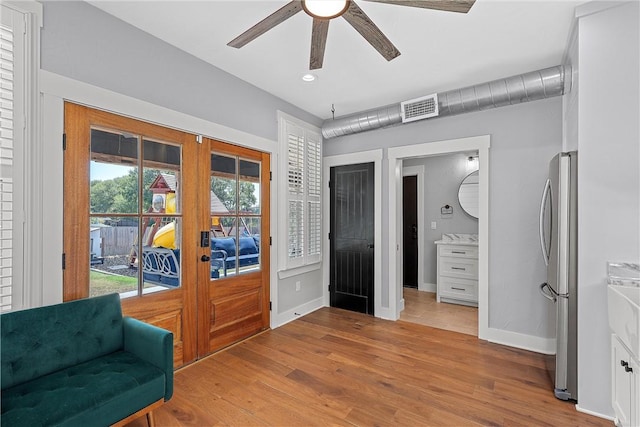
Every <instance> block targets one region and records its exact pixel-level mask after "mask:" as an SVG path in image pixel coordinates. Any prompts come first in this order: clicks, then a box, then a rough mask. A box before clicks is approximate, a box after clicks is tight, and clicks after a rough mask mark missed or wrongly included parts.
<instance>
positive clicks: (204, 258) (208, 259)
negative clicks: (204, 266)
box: [200, 255, 211, 262]
mask: <svg viewBox="0 0 640 427" xmlns="http://www.w3.org/2000/svg"><path fill="white" fill-rule="evenodd" d="M200 261H202V262H207V261H211V257H210V256H209V255H202V256H201V257H200Z"/></svg>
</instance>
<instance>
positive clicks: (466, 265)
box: [438, 256, 478, 280]
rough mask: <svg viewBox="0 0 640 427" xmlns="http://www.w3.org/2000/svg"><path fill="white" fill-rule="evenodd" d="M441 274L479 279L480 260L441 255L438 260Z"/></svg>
mask: <svg viewBox="0 0 640 427" xmlns="http://www.w3.org/2000/svg"><path fill="white" fill-rule="evenodd" d="M438 274H439V275H440V276H449V277H458V278H462V279H472V280H478V260H477V259H467V258H454V257H443V256H441V257H440V259H439V260H438Z"/></svg>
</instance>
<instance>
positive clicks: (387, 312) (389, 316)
mask: <svg viewBox="0 0 640 427" xmlns="http://www.w3.org/2000/svg"><path fill="white" fill-rule="evenodd" d="M402 308H404V299H403V300H402ZM375 316H376V317H379V318H381V319H385V320H398V318H397V317H396V314H395V313H394V312H393V310H391V309H390V308H388V307H381V308H380V311H379V312H378V313H377V314H376V315H375Z"/></svg>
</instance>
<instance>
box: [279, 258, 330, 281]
mask: <svg viewBox="0 0 640 427" xmlns="http://www.w3.org/2000/svg"><path fill="white" fill-rule="evenodd" d="M320 267H322V262H314V263H313V264H307V265H303V266H302V267H294V268H290V269H288V270H280V271H278V279H287V278H289V277H293V276H298V275H300V274H305V273H309V272H311V271H315V270H320Z"/></svg>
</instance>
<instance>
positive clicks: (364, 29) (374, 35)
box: [342, 1, 400, 61]
mask: <svg viewBox="0 0 640 427" xmlns="http://www.w3.org/2000/svg"><path fill="white" fill-rule="evenodd" d="M342 17H343V18H344V19H346V20H347V22H348V23H349V24H351V26H352V27H353V28H355V30H356V31H357V32H359V33H360V34H361V35H362V37H364V38H365V40H367V41H368V42H369V44H371V46H373V47H374V48H375V49H376V50H377V51H378V52H379V53H380V55H382V56H384V58H385V59H386V60H387V61H391V60H392V59H393V58H395V57H397V56H399V55H400V51H399V50H398V49H396V47H395V46H394V45H393V43H391V41H389V39H388V38H387V36H385V35H384V34H382V31H380V28H378V27H377V26H376V24H374V23H373V21H371V19H369V17H368V16H367V15H366V13H364V12H363V11H362V9H360V8H359V7H358V5H356V2H354V1H352V2H349V9H347V11H346V12H345V13H344V14H343V15H342Z"/></svg>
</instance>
